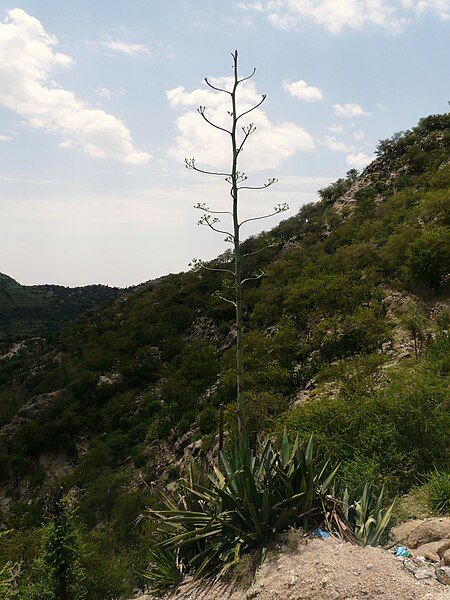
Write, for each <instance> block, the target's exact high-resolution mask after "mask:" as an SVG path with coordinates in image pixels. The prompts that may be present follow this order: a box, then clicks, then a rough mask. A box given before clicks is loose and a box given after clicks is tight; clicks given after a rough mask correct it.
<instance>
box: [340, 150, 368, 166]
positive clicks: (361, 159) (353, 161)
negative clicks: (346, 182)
mask: <svg viewBox="0 0 450 600" xmlns="http://www.w3.org/2000/svg"><path fill="white" fill-rule="evenodd" d="M346 160H347V164H348V166H349V167H353V168H355V169H364V167H367V165H368V164H369V163H370V162H371V161H372V160H373V157H371V156H367V154H364V153H363V152H358V153H357V154H349V155H348V156H347V159H346Z"/></svg>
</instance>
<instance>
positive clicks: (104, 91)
mask: <svg viewBox="0 0 450 600" xmlns="http://www.w3.org/2000/svg"><path fill="white" fill-rule="evenodd" d="M95 93H96V94H97V96H98V97H99V98H106V100H111V98H112V97H113V93H112V92H111V90H108V88H105V87H100V88H97V89H96V90H95Z"/></svg>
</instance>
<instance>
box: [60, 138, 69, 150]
mask: <svg viewBox="0 0 450 600" xmlns="http://www.w3.org/2000/svg"><path fill="white" fill-rule="evenodd" d="M58 146H59V147H60V148H70V147H71V146H72V142H71V141H70V140H67V139H66V140H61V141H60V142H59V144H58Z"/></svg>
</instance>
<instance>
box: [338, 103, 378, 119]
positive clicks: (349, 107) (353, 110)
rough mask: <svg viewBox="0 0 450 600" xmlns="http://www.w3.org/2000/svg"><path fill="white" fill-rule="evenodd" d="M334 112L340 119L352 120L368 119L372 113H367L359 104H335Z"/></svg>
mask: <svg viewBox="0 0 450 600" xmlns="http://www.w3.org/2000/svg"><path fill="white" fill-rule="evenodd" d="M333 108H334V112H335V113H336V115H337V116H338V117H345V118H346V119H351V118H353V117H368V116H369V115H370V112H366V111H365V110H364V109H363V108H362V107H361V106H360V105H359V104H355V103H354V102H349V103H348V104H333Z"/></svg>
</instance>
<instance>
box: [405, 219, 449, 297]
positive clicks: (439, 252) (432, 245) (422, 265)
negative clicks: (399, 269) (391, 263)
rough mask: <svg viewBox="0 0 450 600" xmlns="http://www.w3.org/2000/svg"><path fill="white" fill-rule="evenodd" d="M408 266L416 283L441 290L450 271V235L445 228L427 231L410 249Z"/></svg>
mask: <svg viewBox="0 0 450 600" xmlns="http://www.w3.org/2000/svg"><path fill="white" fill-rule="evenodd" d="M407 266H408V269H409V272H410V274H411V277H412V279H413V280H414V281H418V282H419V283H424V284H426V285H428V286H430V287H432V288H435V289H437V288H439V287H440V286H441V285H442V283H443V282H444V278H445V277H446V276H448V274H449V270H450V233H449V231H448V229H445V228H443V227H434V228H433V229H429V230H428V231H425V232H424V233H423V234H422V235H421V236H420V237H419V238H417V239H416V240H415V241H414V242H412V244H411V245H410V246H409V249H408V262H407Z"/></svg>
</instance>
